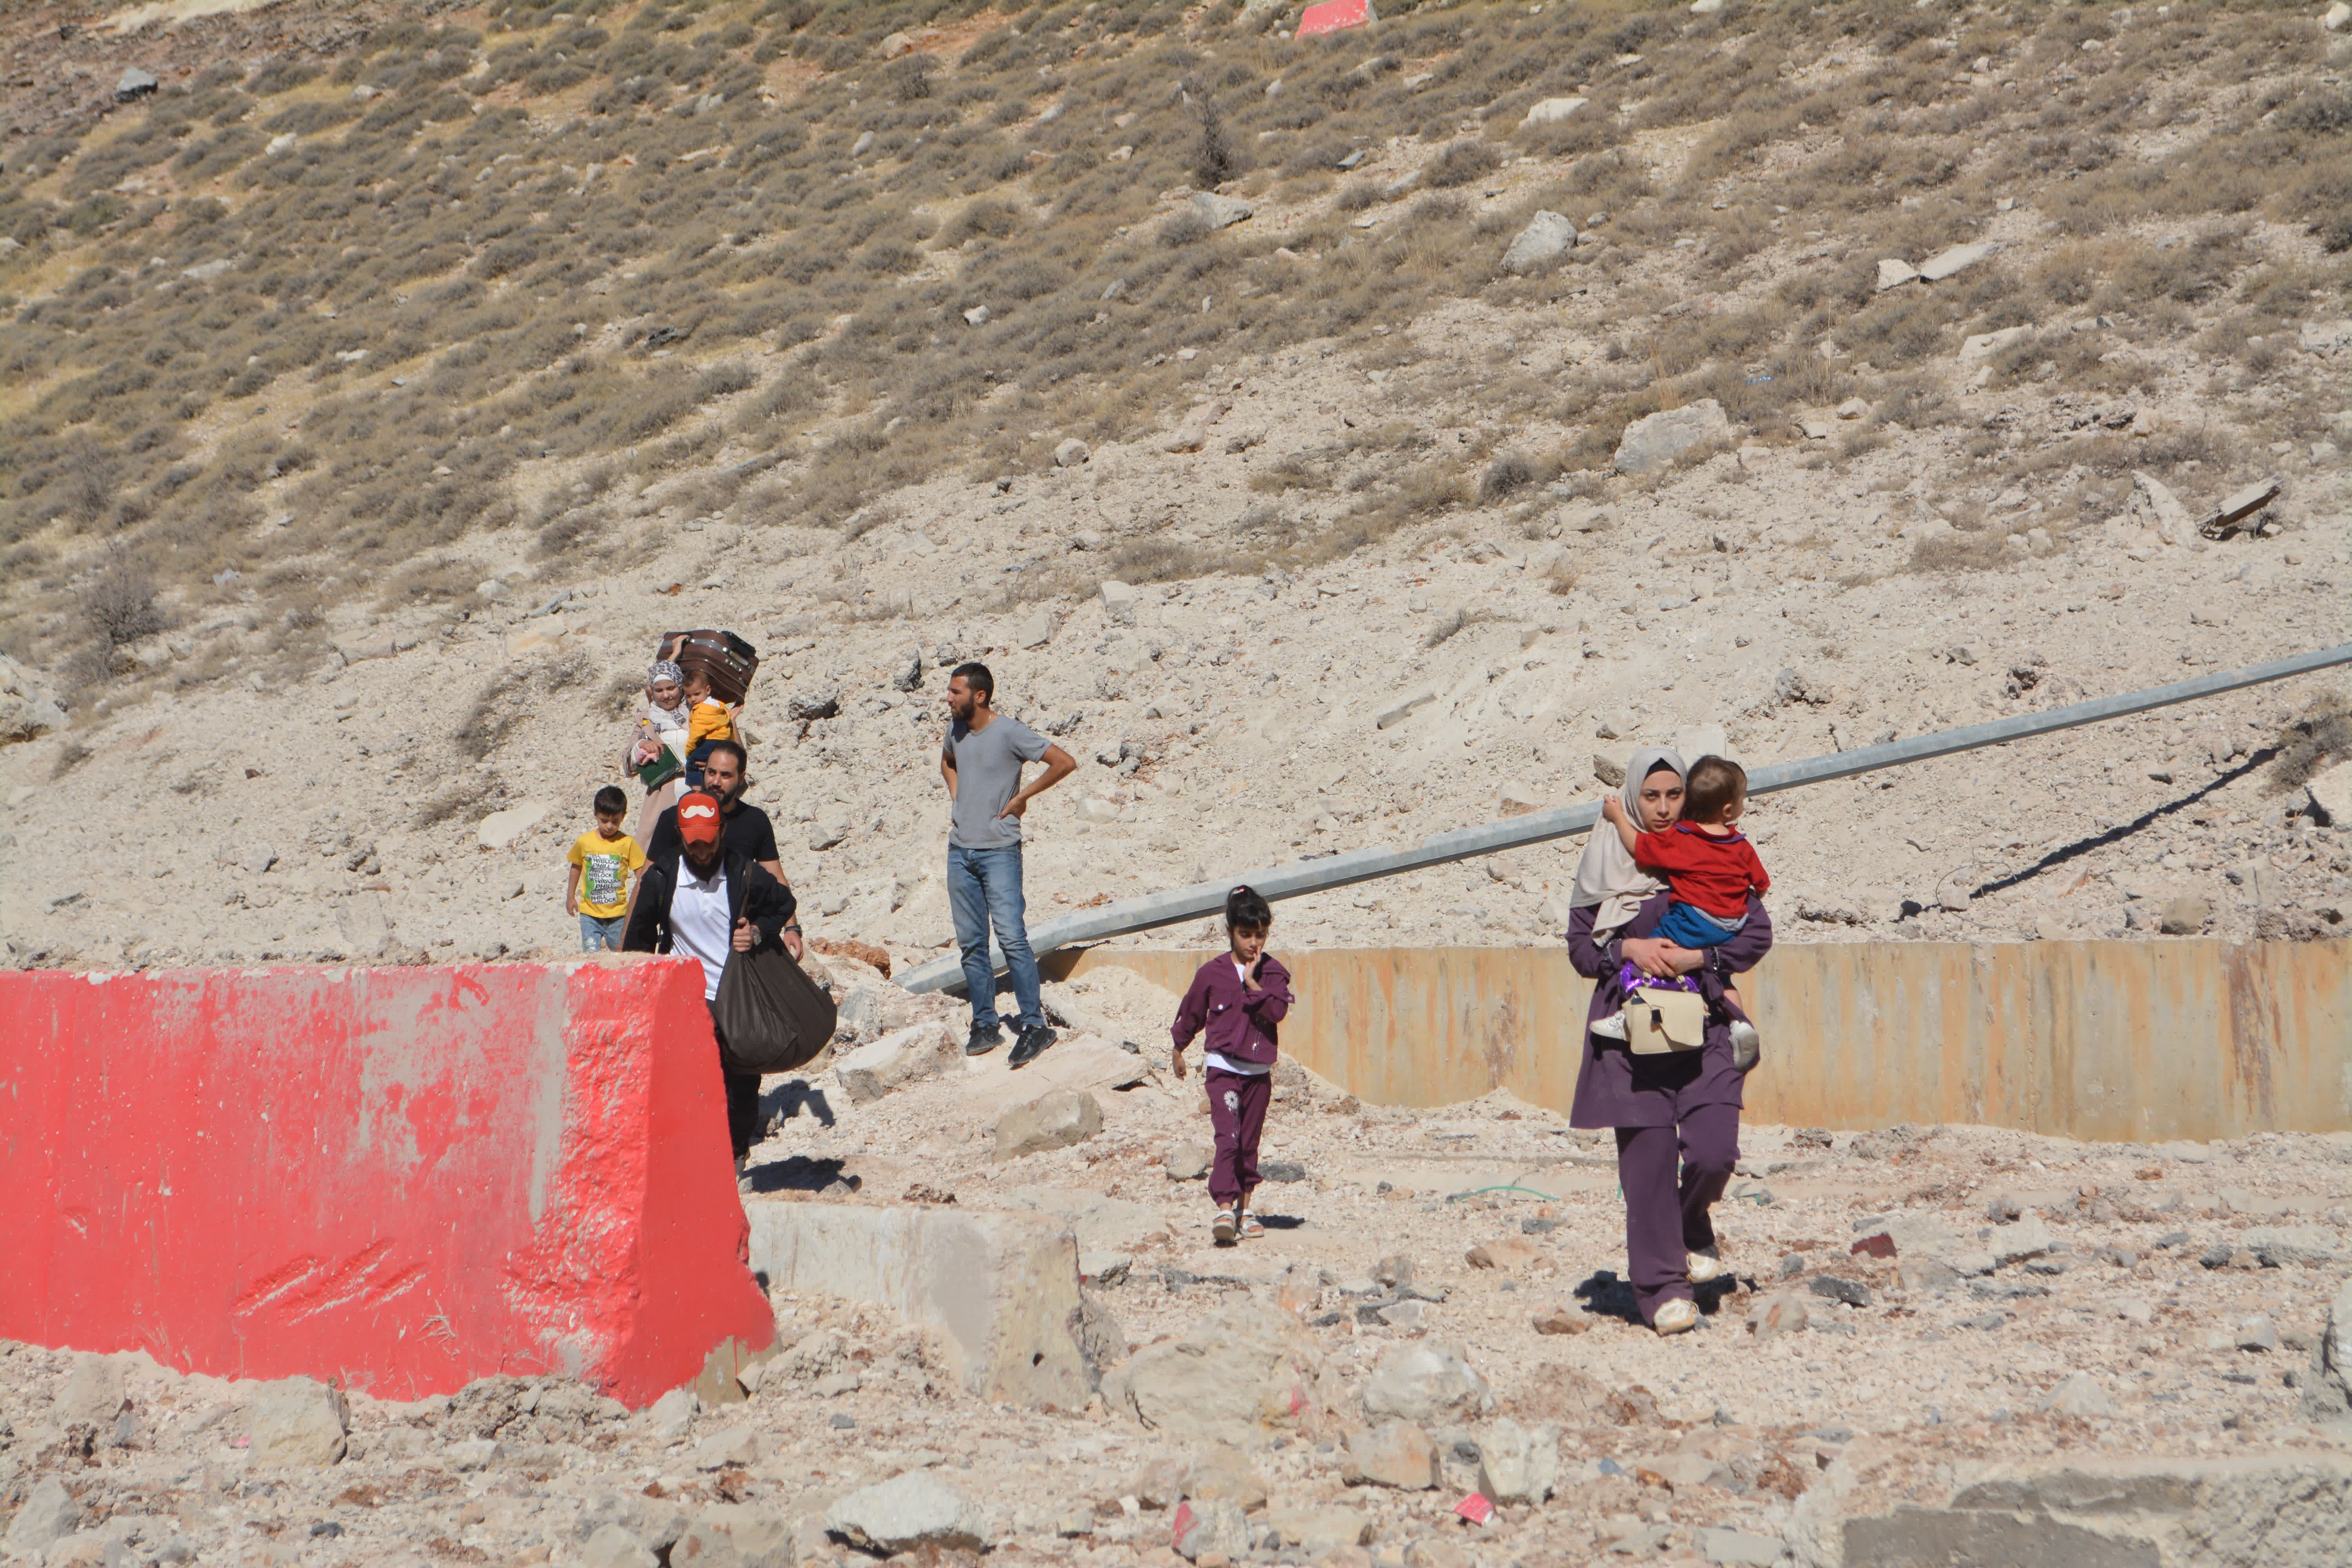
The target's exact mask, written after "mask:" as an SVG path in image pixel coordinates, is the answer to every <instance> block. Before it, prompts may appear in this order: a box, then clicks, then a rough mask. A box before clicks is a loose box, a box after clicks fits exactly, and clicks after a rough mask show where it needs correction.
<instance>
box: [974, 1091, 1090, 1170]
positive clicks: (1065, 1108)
mask: <svg viewBox="0 0 2352 1568" xmlns="http://www.w3.org/2000/svg"><path fill="white" fill-rule="evenodd" d="M1102 1129H1103V1113H1102V1105H1101V1103H1100V1102H1099V1101H1097V1100H1096V1099H1095V1097H1094V1096H1093V1095H1091V1094H1088V1093H1087V1092H1086V1091H1085V1090H1084V1089H1053V1090H1051V1091H1049V1092H1048V1093H1045V1094H1043V1095H1041V1096H1039V1097H1038V1098H1037V1099H1035V1100H1032V1101H1030V1102H1029V1103H1028V1104H1026V1105H1016V1106H1014V1107H1013V1109H1012V1110H1008V1111H1006V1112H1005V1113H1004V1114H1003V1116H1002V1117H1000V1118H998V1119H997V1122H996V1157H997V1158H998V1159H1000V1160H1017V1159H1019V1158H1020V1157H1021V1156H1022V1155H1024V1154H1039V1153H1043V1152H1045V1151H1046V1150H1048V1149H1066V1148H1068V1147H1070V1146H1071V1145H1072V1144H1074V1143H1083V1142H1086V1141H1087V1139H1089V1138H1092V1137H1093V1136H1094V1135H1095V1134H1096V1133H1097V1132H1100V1131H1102Z"/></svg>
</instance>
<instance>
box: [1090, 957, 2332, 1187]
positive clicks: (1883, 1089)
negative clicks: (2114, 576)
mask: <svg viewBox="0 0 2352 1568" xmlns="http://www.w3.org/2000/svg"><path fill="white" fill-rule="evenodd" d="M1204 956H1205V954H1203V953H1202V952H1142V951H1122V950H1118V949H1112V948H1096V949H1090V950H1088V951H1087V952H1083V953H1079V954H1076V955H1067V954H1062V955H1055V958H1053V959H1051V960H1049V961H1048V966H1049V968H1051V969H1054V970H1056V971H1058V972H1059V973H1063V974H1068V973H1084V972H1085V970H1086V969H1087V968H1089V967H1091V966H1095V965H1098V964H1105V963H1110V964H1118V965H1121V966H1123V967H1125V968H1129V969H1132V970H1134V971H1136V972H1137V973H1140V974H1142V975H1143V976H1144V977H1146V978H1147V979H1149V980H1150V981H1152V982H1153V983H1154V984H1158V985H1160V986H1163V987H1165V988H1167V989H1168V990H1170V991H1171V992H1175V993H1178V994H1181V993H1182V991H1183V989H1184V987H1185V985H1186V984H1188V983H1189V982H1190V980H1191V978H1192V971H1193V970H1194V969H1195V968H1196V967H1197V966H1198V965H1199V963H1201V960H1202V958H1203V957H1204ZM1281 956H1282V958H1283V962H1284V963H1287V964H1288V965H1289V966H1290V968H1291V973H1292V974H1293V976H1294V977H1295V979H1296V983H1297V988H1298V993H1299V1004H1298V1006H1297V1008H1296V1009H1295V1010H1294V1011H1293V1012H1292V1014H1291V1017H1290V1021H1289V1022H1287V1023H1286V1024H1285V1025H1284V1026H1283V1036H1282V1043H1283V1049H1284V1050H1286V1051H1287V1052H1289V1053H1290V1054H1292V1055H1294V1056H1296V1057H1297V1058H1299V1060H1301V1061H1303V1062H1305V1063H1306V1064H1307V1066H1308V1067H1311V1068H1314V1069H1315V1070H1316V1071H1318V1072H1319V1073H1321V1074H1323V1075H1324V1076H1325V1077H1327V1078H1329V1079H1332V1080H1333V1081H1335V1082H1337V1083H1339V1084H1342V1085H1344V1086H1345V1087H1346V1088H1347V1089H1349V1091H1350V1092H1352V1093H1355V1094H1357V1095H1360V1096H1361V1097H1362V1098H1364V1099H1366V1100H1373V1101H1376V1102H1379V1103H1381V1104H1389V1105H1442V1104H1446V1103H1449V1102H1453V1101H1457V1100H1469V1099H1473V1098H1475V1097H1476V1096H1478V1095H1481V1094H1485V1093H1486V1092H1487V1091H1488V1090H1489V1089H1496V1088H1498V1087H1502V1088H1508V1089H1510V1090H1511V1091H1512V1092H1513V1093H1515V1094H1517V1095H1518V1096H1520V1097H1521V1098H1522V1099H1525V1100H1530V1101H1532V1102H1534V1103H1536V1104H1538V1105H1545V1106H1549V1107H1551V1108H1552V1109H1554V1110H1560V1111H1565V1110H1567V1109H1568V1106H1569V1102H1570V1098H1571V1097H1572V1096H1573V1094H1574V1093H1575V1089H1576V1068H1577V1061H1578V1048H1579V1034H1580V1030H1581V1028H1582V1026H1583V1021H1584V1012H1585V1007H1586V1005H1587V1000H1588V998H1589V996H1590V994H1591V990H1590V986H1589V985H1588V984H1587V983H1586V982H1585V981H1584V980H1583V979H1582V978H1581V977H1580V976H1579V975H1578V974H1577V973H1576V972H1575V971H1574V970H1572V969H1570V967H1569V963H1568V953H1567V950H1566V949H1565V948H1564V947H1563V946H1561V945H1560V944H1558V943H1548V944H1543V945H1535V946H1528V947H1525V948H1376V949H1361V950H1345V951H1331V952H1307V953H1301V954H1297V955H1295V956H1294V955H1292V954H1289V953H1283V954H1282V955H1281ZM1741 989H1742V992H1743V994H1745V995H1747V996H1748V999H1749V1000H1750V1002H1751V1003H1752V1004H1753V1005H1754V1008H1755V1012H1756V1016H1757V1024H1758V1026H1759V1028H1760V1029H1761V1030H1762V1031H1763V1035H1764V1061H1763V1065H1762V1066H1761V1067H1759V1068H1758V1069H1757V1071H1756V1073H1755V1074H1754V1076H1753V1077H1751V1078H1750V1079H1749V1080H1748V1115H1749V1116H1750V1117H1751V1118H1752V1119H1753V1120H1756V1121H1775V1122H1784V1123H1790V1124H1794V1125H1801V1126H1814V1127H1851V1128H1861V1127H1884V1126H1889V1125H1892V1124H1893V1123H1895V1122H1898V1121H1917V1122H1937V1121H1955V1122H1981V1123H1988V1124H1991V1125H1995V1126H2002V1127H2018V1128H2025V1129H2029V1130H2032V1131H2039V1132H2049V1133H2056V1134H2063V1135H2065V1136H2068V1137H2074V1138H2085V1139H2106V1140H2116V1141H2146V1140H2161V1139H2169V1138H2196V1139H2215V1138H2234V1137H2240V1136H2242V1135H2244V1134H2246V1133H2250V1132H2258V1131H2345V1130H2347V1129H2352V942H2255V943H2250V944H2247V945H2244V946H2233V945H2231V944H2228V943H2224V942H2206V941H2157V942H2015V943H1982V944H1969V943H1960V942H1839V943H1788V944H1784V945H1782V946H1781V947H1780V948H1779V949H1777V950H1775V951H1774V952H1773V953H1772V955H1771V956H1770V957H1769V958H1768V959H1767V960H1766V961H1765V962H1764V963H1763V964H1762V965H1760V966H1759V968H1758V969H1757V971H1756V972H1755V973H1753V974H1751V975H1748V977H1747V978H1746V979H1745V980H1743V981H1742V983H1741Z"/></svg>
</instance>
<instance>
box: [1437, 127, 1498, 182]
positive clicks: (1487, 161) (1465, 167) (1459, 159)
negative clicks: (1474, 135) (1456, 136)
mask: <svg viewBox="0 0 2352 1568" xmlns="http://www.w3.org/2000/svg"><path fill="white" fill-rule="evenodd" d="M1502 166H1503V155H1502V154H1501V153H1498V152H1496V150H1495V149H1494V148H1493V147H1492V146H1490V145H1488V144H1487V143H1486V142H1472V141H1467V140H1465V141H1459V142H1448V143H1447V144H1446V147H1445V150H1444V152H1442V153H1438V155H1437V156H1436V157H1434V158H1433V159H1431V160H1430V162H1429V166H1428V167H1427V168H1425V169H1423V171H1422V174H1421V183H1422V184H1425V185H1428V186H1430V187H1431V188H1432V189H1434V190H1440V191H1447V190H1452V189H1453V188H1454V187H1455V186H1456V185H1466V184H1470V183H1471V182H1472V181H1473V180H1479V179H1484V178H1485V177H1486V175H1488V174H1492V173H1494V172H1495V171H1496V169H1499V168H1501V167H1502Z"/></svg>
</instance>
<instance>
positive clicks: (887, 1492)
mask: <svg viewBox="0 0 2352 1568" xmlns="http://www.w3.org/2000/svg"><path fill="white" fill-rule="evenodd" d="M824 1528H825V1530H826V1531H828V1532H829V1533H831V1534H834V1535H838V1536H840V1537H841V1538H842V1539H844V1540H845V1541H847V1542H849V1543H850V1544H851V1545H852V1546H856V1547H857V1548H859V1549H861V1550H863V1551H866V1552H880V1553H882V1554H883V1555H885V1556H892V1555H896V1554H897V1553H898V1552H913V1551H916V1550H918V1549H919V1548H922V1547H926V1546H928V1547H931V1548H934V1549H936V1550H939V1551H950V1552H979V1551H982V1550H985V1548H986V1546H987V1526H986V1525H985V1524H984V1523H982V1520H981V1516H980V1507H979V1505H978V1504H976V1503H974V1502H973V1501H972V1500H971V1499H970V1498H968V1497H966V1496H964V1495H963V1493H961V1492H960V1491H958V1490H956V1489H955V1488H953V1487H951V1486H950V1485H948V1483H947V1482H945V1481H943V1480H941V1479H940V1478H939V1477H937V1476H935V1475H933V1474H932V1473H931V1472H930V1471H929V1470H908V1472H906V1474H904V1475H900V1476H894V1477H892V1478H891V1479H888V1480H887V1481H884V1482H882V1483H881V1484H880V1485H878V1486H871V1487H866V1488H864V1489H861V1490H858V1491H854V1492H851V1493H850V1494H849V1495H848V1496H847V1497H845V1498H843V1499H842V1500H840V1501H839V1502H836V1503H835V1504H834V1505H833V1507H831V1508H830V1509H827V1510H825V1515H824Z"/></svg>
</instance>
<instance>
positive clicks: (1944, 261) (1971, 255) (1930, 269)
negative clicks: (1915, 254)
mask: <svg viewBox="0 0 2352 1568" xmlns="http://www.w3.org/2000/svg"><path fill="white" fill-rule="evenodd" d="M1999 249H2000V246H1999V245H1998V244H1995V243H1993V242H1992V241H1990V240H1986V241H1981V242H1979V243H1978V244H1975V245H1956V246H1954V247H1952V248H1951V249H1949V250H1947V251H1943V252H1941V253H1939V254H1937V255H1936V256H1932V257H1929V258H1927V260H1925V261H1923V262H1921V263H1920V264H1919V276H1920V278H1921V279H1924V280H1926V281H1927V282H1929V283H1940V282H1942V281H1943V280H1944V279H1947V278H1949V277H1950V276H1952V274H1954V273H1956V272H1960V271H1964V270H1966V269H1967V268H1971V267H1974V266H1975V265H1976V264H1977V263H1978V262H1979V261H1982V260H1983V259H1984V258H1987V257H1989V256H1990V255H1991V254H1992V253H1993V252H1994V251H1996V250H1999Z"/></svg>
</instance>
